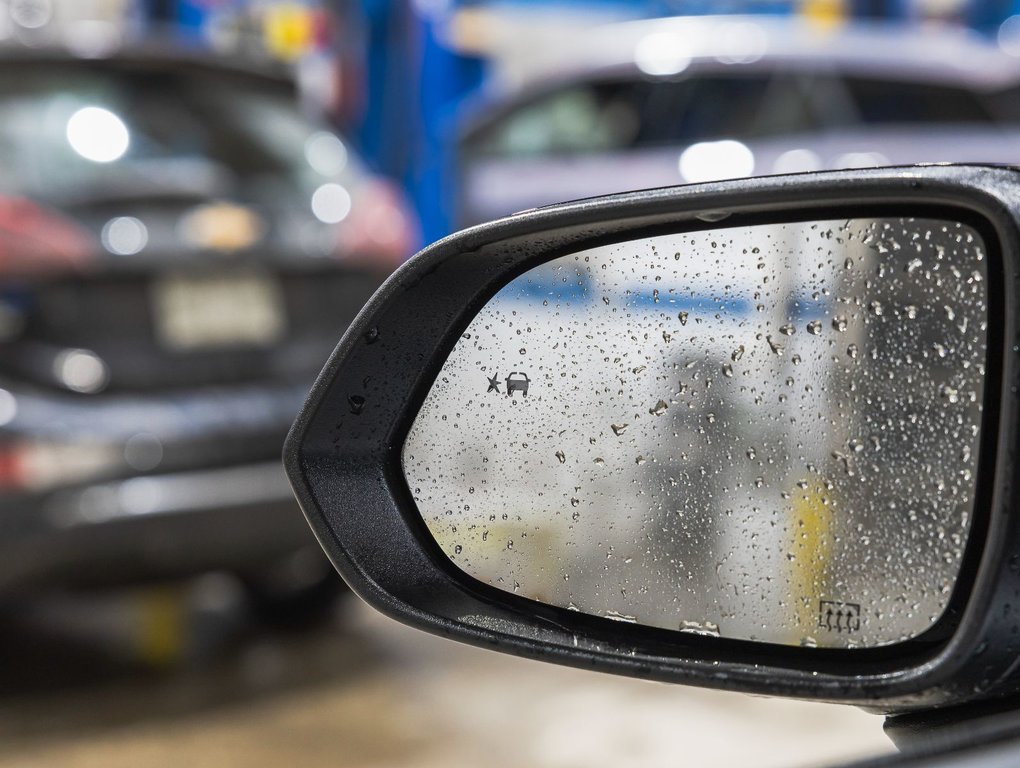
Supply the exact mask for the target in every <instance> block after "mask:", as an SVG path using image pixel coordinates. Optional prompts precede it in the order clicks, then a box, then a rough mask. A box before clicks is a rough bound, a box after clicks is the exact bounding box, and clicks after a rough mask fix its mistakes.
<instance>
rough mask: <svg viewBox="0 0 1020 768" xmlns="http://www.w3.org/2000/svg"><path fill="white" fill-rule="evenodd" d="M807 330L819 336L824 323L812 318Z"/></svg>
mask: <svg viewBox="0 0 1020 768" xmlns="http://www.w3.org/2000/svg"><path fill="white" fill-rule="evenodd" d="M807 332H808V333H810V334H811V335H812V336H817V335H818V334H820V333H821V332H822V324H821V323H820V322H819V321H818V320H812V321H811V322H810V323H808V324H807Z"/></svg>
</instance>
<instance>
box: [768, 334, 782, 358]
mask: <svg viewBox="0 0 1020 768" xmlns="http://www.w3.org/2000/svg"><path fill="white" fill-rule="evenodd" d="M765 341H767V342H768V345H769V349H771V350H772V352H773V353H774V354H777V355H781V354H783V345H782V344H780V343H779V342H778V341H775V340H774V339H773V338H772V337H771V336H766V337H765Z"/></svg>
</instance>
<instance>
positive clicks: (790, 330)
mask: <svg viewBox="0 0 1020 768" xmlns="http://www.w3.org/2000/svg"><path fill="white" fill-rule="evenodd" d="M796 330H797V329H796V328H794V327H793V325H792V324H790V323H787V324H786V325H784V326H782V327H781V328H780V329H779V332H780V333H781V334H783V335H784V336H793V334H794V333H795V332H796Z"/></svg>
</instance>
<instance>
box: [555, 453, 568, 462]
mask: <svg viewBox="0 0 1020 768" xmlns="http://www.w3.org/2000/svg"><path fill="white" fill-rule="evenodd" d="M556 458H557V459H559V460H560V464H562V463H563V462H565V461H566V460H567V454H565V453H564V452H563V451H556Z"/></svg>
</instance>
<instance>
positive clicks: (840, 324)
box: [832, 316, 847, 333]
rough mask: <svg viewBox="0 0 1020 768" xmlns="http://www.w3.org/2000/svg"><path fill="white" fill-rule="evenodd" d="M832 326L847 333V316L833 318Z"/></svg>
mask: <svg viewBox="0 0 1020 768" xmlns="http://www.w3.org/2000/svg"><path fill="white" fill-rule="evenodd" d="M832 327H833V329H835V330H837V331H839V332H840V333H845V332H846V328H847V322H846V318H845V317H842V316H840V317H834V318H832Z"/></svg>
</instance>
